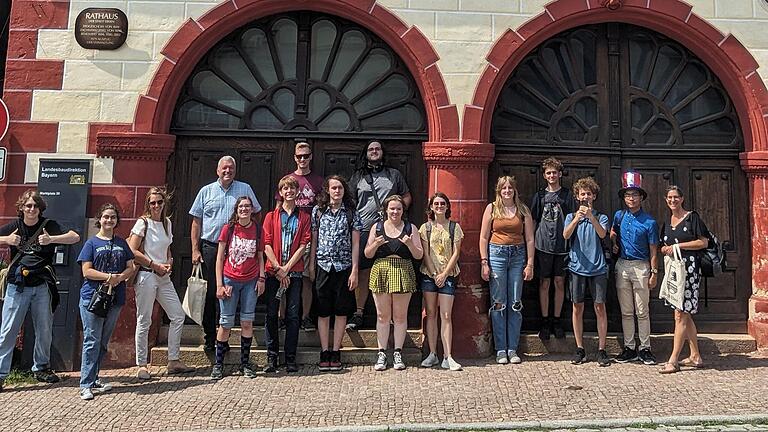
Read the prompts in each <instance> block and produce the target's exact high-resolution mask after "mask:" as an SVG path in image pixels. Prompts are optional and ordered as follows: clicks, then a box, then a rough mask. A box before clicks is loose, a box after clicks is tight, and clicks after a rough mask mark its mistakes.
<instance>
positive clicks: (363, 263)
mask: <svg viewBox="0 0 768 432" xmlns="http://www.w3.org/2000/svg"><path fill="white" fill-rule="evenodd" d="M371 228H372V229H376V225H374V226H372V227H371ZM369 234H371V232H370V231H360V260H359V261H358V266H359V268H360V270H368V269H370V268H371V267H373V261H374V259H373V258H368V257H366V256H365V245H366V244H368V235H369ZM366 288H368V287H366Z"/></svg>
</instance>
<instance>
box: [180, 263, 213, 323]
mask: <svg viewBox="0 0 768 432" xmlns="http://www.w3.org/2000/svg"><path fill="white" fill-rule="evenodd" d="M207 291H208V282H207V281H206V280H205V279H203V271H202V265H201V264H200V263H197V264H195V265H194V266H192V275H191V276H189V279H187V292H186V293H185V294H184V301H183V302H182V303H181V308H182V309H183V310H184V313H186V314H187V316H188V317H190V318H192V320H193V321H195V322H196V323H198V324H200V325H203V310H204V309H205V293H206V292H207Z"/></svg>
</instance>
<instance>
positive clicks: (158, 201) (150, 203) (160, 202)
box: [149, 200, 165, 206]
mask: <svg viewBox="0 0 768 432" xmlns="http://www.w3.org/2000/svg"><path fill="white" fill-rule="evenodd" d="M164 203H165V200H157V201H150V202H149V205H151V206H161V205H163V204H164Z"/></svg>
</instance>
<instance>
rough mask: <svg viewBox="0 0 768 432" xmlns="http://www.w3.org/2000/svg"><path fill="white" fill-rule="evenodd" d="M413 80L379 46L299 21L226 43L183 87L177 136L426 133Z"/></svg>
mask: <svg viewBox="0 0 768 432" xmlns="http://www.w3.org/2000/svg"><path fill="white" fill-rule="evenodd" d="M426 124H427V123H426V116H425V113H424V107H423V105H422V102H421V96H420V95H419V92H418V89H417V87H416V84H415V82H414V81H413V78H412V77H411V75H410V73H409V72H408V70H407V69H406V68H405V66H404V65H403V64H402V62H401V60H400V59H399V58H398V56H397V55H396V54H395V53H394V52H393V51H392V50H391V49H390V48H389V47H388V46H386V44H384V43H383V42H382V41H381V40H380V39H378V38H377V37H376V36H375V35H373V34H371V33H370V32H368V31H366V30H364V29H363V28H361V27H359V26H357V25H355V24H352V23H349V22H347V21H344V20H341V19H338V18H335V17H329V16H325V15H320V14H314V13H308V12H302V13H295V14H289V15H281V16H278V17H270V18H268V19H264V20H261V21H258V22H256V23H253V24H251V25H249V26H247V27H245V28H242V29H240V30H238V31H236V32H235V33H233V34H231V35H230V36H228V37H227V38H226V39H225V40H223V41H222V42H221V43H219V44H218V45H217V46H216V47H214V48H213V49H212V50H211V52H210V53H209V54H208V55H207V56H206V57H205V58H204V59H203V60H202V61H201V62H200V63H199V64H198V66H197V68H196V70H195V71H194V72H193V73H192V75H191V76H190V78H189V80H188V81H187V83H186V85H185V87H184V91H183V94H182V96H181V98H180V99H179V103H178V105H177V107H176V113H175V117H174V129H177V130H178V129H187V130H189V129H192V130H194V129H245V130H285V131H297V130H298V131H300V130H306V131H317V132H373V133H375V132H410V133H422V132H425V131H426Z"/></svg>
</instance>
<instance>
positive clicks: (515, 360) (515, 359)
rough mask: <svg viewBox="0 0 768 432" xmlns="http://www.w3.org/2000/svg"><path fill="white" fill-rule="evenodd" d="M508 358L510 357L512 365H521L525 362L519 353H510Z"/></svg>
mask: <svg viewBox="0 0 768 432" xmlns="http://www.w3.org/2000/svg"><path fill="white" fill-rule="evenodd" d="M507 356H508V357H509V362H510V363H512V364H520V363H522V362H523V360H522V359H521V358H520V356H519V355H517V352H515V351H508V352H507Z"/></svg>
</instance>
